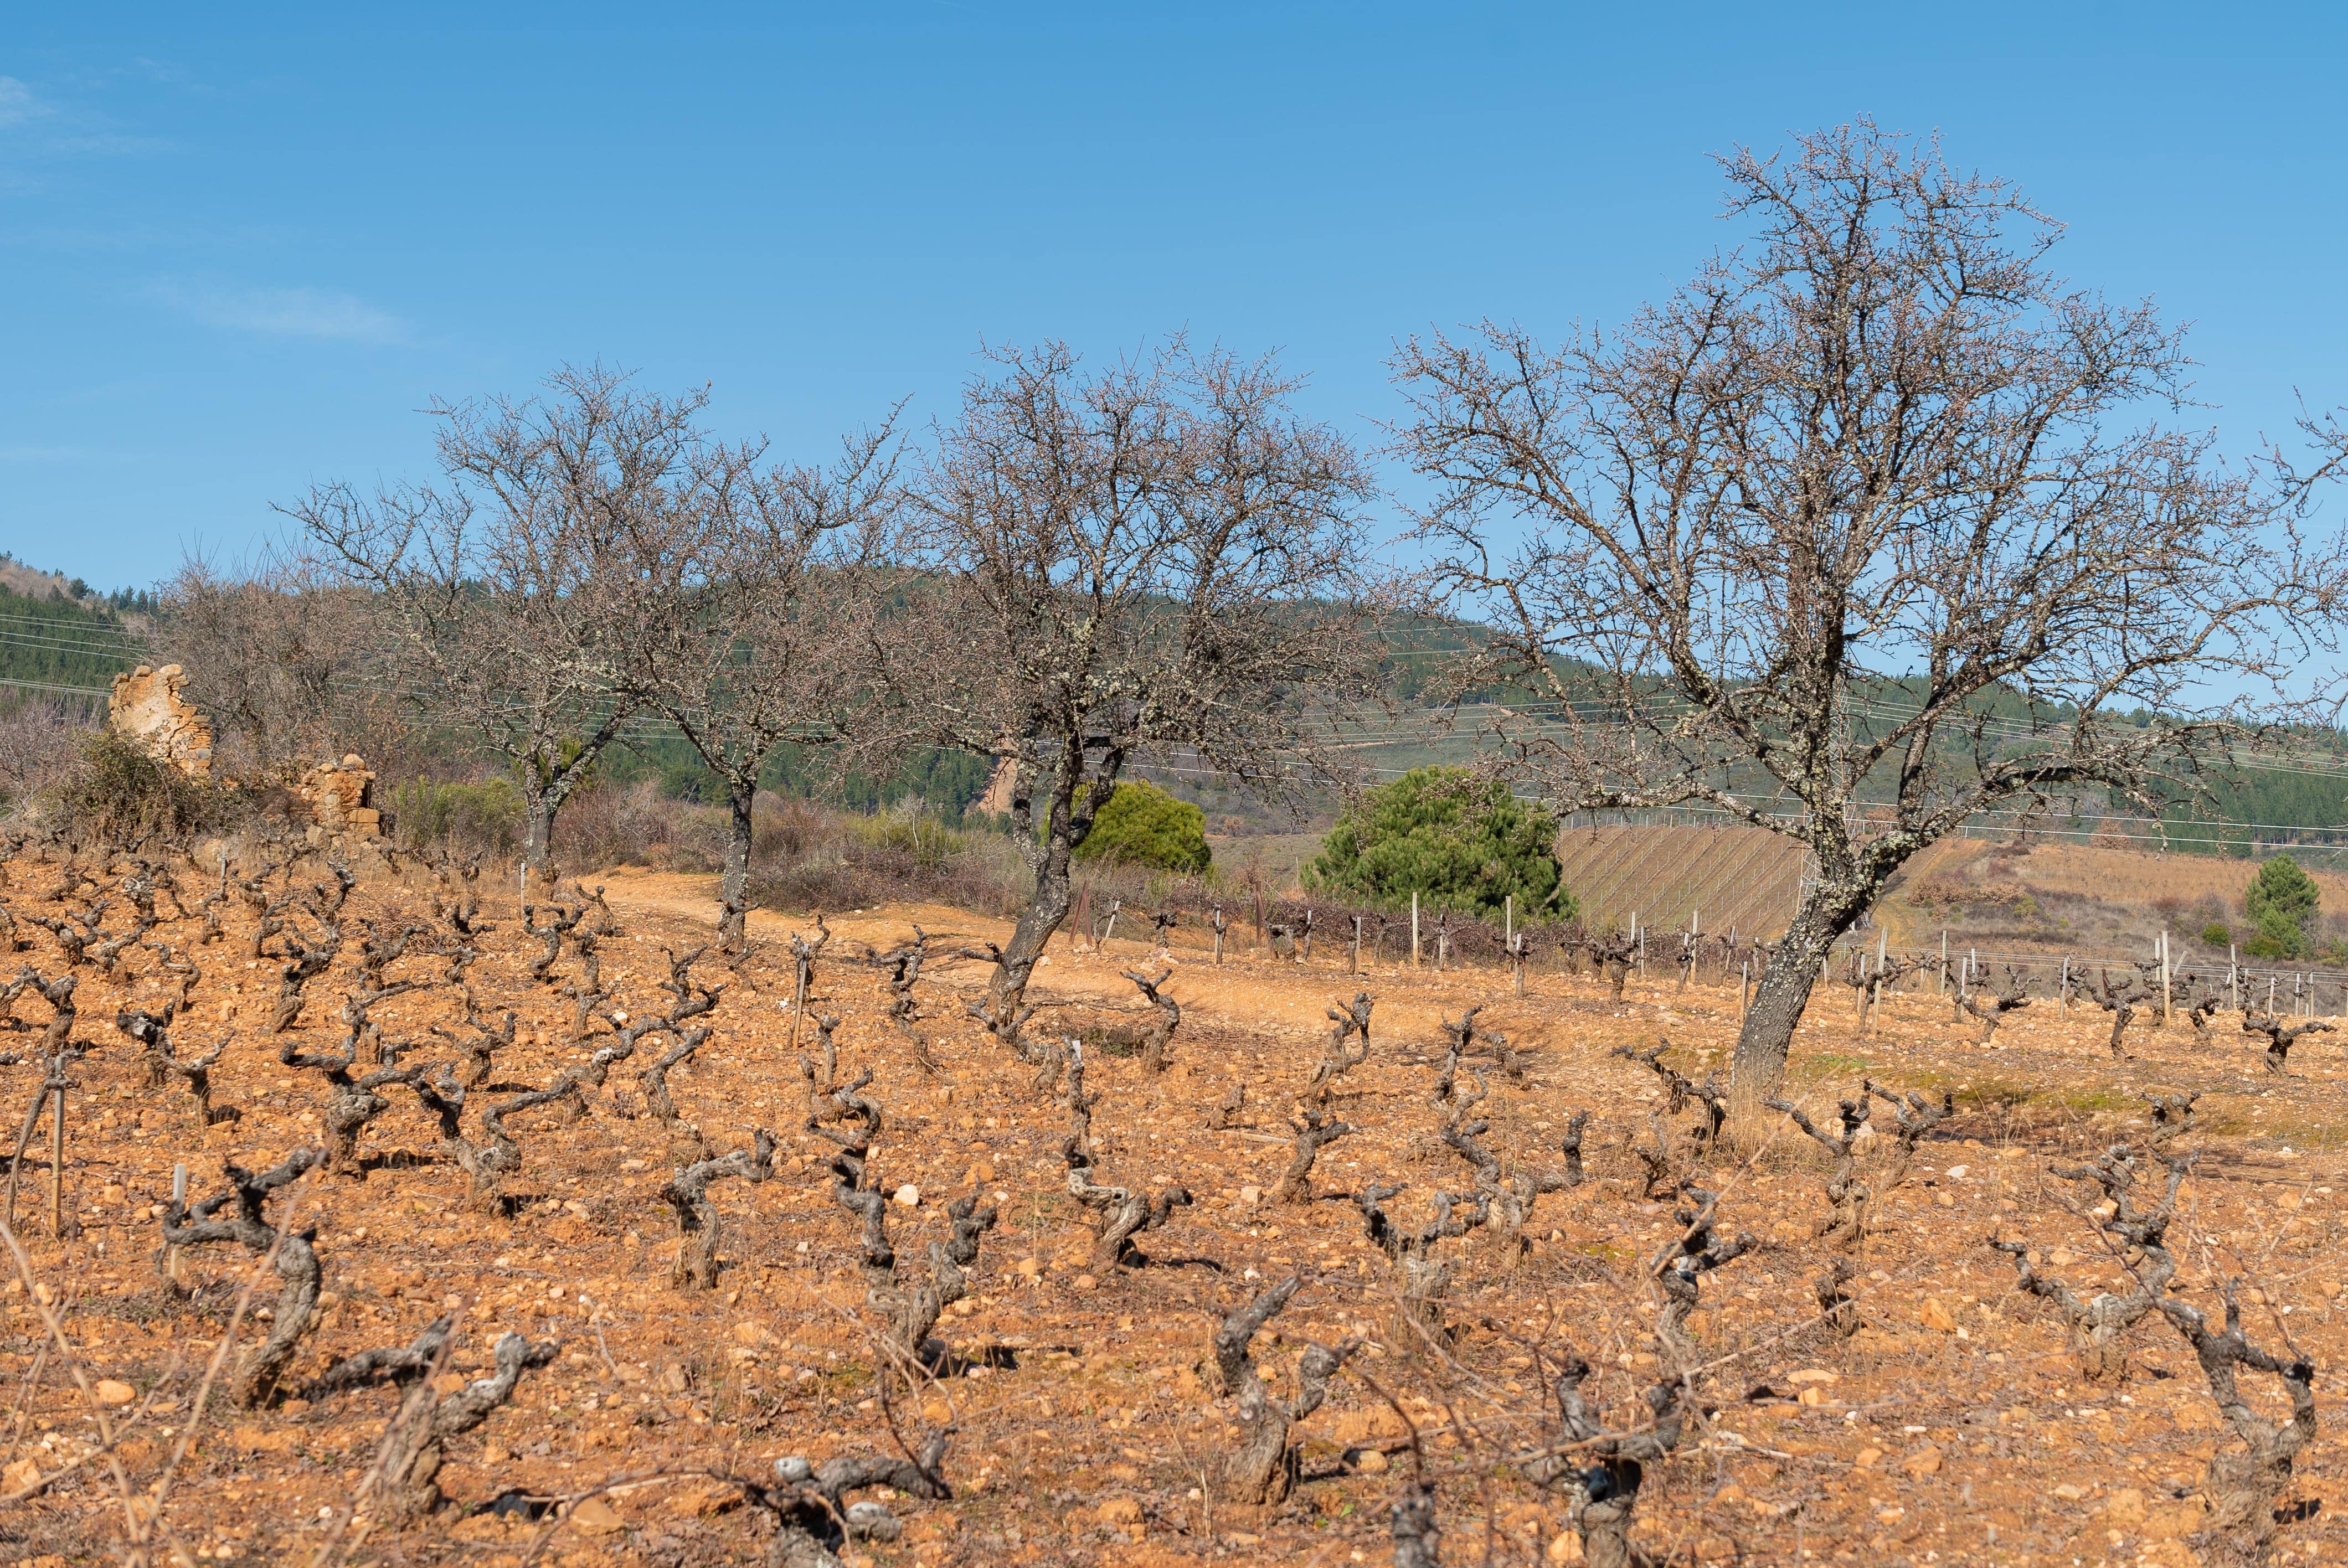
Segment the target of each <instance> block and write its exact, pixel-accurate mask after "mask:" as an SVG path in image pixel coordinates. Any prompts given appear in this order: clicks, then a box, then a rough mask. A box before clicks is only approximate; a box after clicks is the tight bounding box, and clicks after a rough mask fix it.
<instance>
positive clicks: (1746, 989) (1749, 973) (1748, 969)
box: [1736, 958, 1753, 1029]
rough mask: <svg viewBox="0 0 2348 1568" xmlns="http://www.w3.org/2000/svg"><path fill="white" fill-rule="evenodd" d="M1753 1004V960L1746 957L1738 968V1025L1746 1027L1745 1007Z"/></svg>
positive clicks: (1741, 1027) (1738, 1026) (1740, 1027)
mask: <svg viewBox="0 0 2348 1568" xmlns="http://www.w3.org/2000/svg"><path fill="white" fill-rule="evenodd" d="M1752 1005H1753V960H1752V959H1750V958H1747V959H1746V960H1745V961H1744V962H1743V963H1742V964H1739V965H1738V966H1737V968H1736V1027H1737V1028H1739V1029H1743V1028H1744V1027H1745V1009H1746V1008H1748V1007H1750V1006H1752Z"/></svg>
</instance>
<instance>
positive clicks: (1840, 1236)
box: [1769, 1090, 1874, 1252]
mask: <svg viewBox="0 0 2348 1568" xmlns="http://www.w3.org/2000/svg"><path fill="white" fill-rule="evenodd" d="M1769 1109H1770V1110H1772V1111H1782V1112H1785V1113H1786V1114H1787V1115H1788V1116H1790V1117H1792V1118H1793V1119H1794V1125H1795V1126H1797V1127H1799V1128H1800V1129H1801V1130H1802V1131H1803V1132H1806V1133H1807V1134H1808V1135H1809V1136H1810V1138H1811V1140H1812V1141H1813V1142H1814V1143H1818V1146H1819V1147H1821V1148H1823V1149H1824V1150H1826V1152H1827V1153H1829V1154H1831V1155H1833V1156H1834V1162H1835V1164H1834V1172H1833V1173H1832V1174H1830V1175H1829V1176H1828V1177H1827V1189H1826V1190H1827V1203H1828V1214H1826V1216H1825V1217H1824V1218H1822V1219H1820V1220H1818V1222H1817V1223H1816V1224H1814V1225H1811V1227H1810V1234H1811V1235H1814V1236H1817V1237H1818V1238H1820V1239H1821V1240H1823V1241H1824V1242H1826V1243H1827V1245H1829V1246H1834V1247H1839V1248H1840V1249H1842V1250H1843V1251H1845V1252H1856V1251H1858V1250H1859V1241H1860V1239H1861V1238H1862V1237H1864V1236H1865V1235H1867V1203H1868V1200H1869V1198H1870V1197H1872V1196H1873V1195H1874V1194H1872V1193H1870V1192H1869V1191H1868V1189H1867V1184H1865V1183H1864V1182H1861V1181H1860V1180H1859V1176H1858V1173H1856V1171H1855V1170H1854V1169H1853V1166H1854V1165H1855V1164H1856V1163H1857V1161H1858V1154H1857V1153H1856V1152H1855V1151H1856V1150H1857V1149H1858V1147H1859V1133H1860V1132H1863V1131H1865V1129H1866V1127H1867V1113H1868V1112H1869V1110H1870V1109H1872V1103H1871V1102H1870V1101H1869V1098H1868V1095H1867V1091H1865V1090H1861V1091H1859V1098H1858V1099H1856V1100H1845V1101H1843V1102H1840V1103H1839V1104H1838V1106H1837V1110H1838V1112H1840V1116H1841V1125H1840V1129H1839V1131H1838V1132H1827V1131H1825V1130H1824V1129H1822V1128H1821V1127H1819V1126H1818V1123H1816V1122H1812V1121H1811V1120H1810V1119H1809V1117H1808V1116H1807V1114H1805V1113H1804V1112H1803V1111H1802V1108H1801V1107H1800V1106H1798V1105H1796V1104H1795V1103H1794V1102H1792V1101H1790V1100H1772V1101H1770V1102H1769Z"/></svg>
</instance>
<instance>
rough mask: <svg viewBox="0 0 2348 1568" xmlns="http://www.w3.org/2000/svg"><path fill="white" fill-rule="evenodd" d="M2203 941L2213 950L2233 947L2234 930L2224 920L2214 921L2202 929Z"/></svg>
mask: <svg viewBox="0 0 2348 1568" xmlns="http://www.w3.org/2000/svg"><path fill="white" fill-rule="evenodd" d="M2201 940H2202V941H2203V942H2204V943H2206V944H2208V945H2209V946H2210V947H2212V948H2228V947H2231V946H2232V945H2233V942H2234V928H2233V927H2231V926H2229V925H2227V924H2226V922H2224V921H2223V920H2212V921H2210V922H2209V924H2208V925H2206V926H2204V927H2201Z"/></svg>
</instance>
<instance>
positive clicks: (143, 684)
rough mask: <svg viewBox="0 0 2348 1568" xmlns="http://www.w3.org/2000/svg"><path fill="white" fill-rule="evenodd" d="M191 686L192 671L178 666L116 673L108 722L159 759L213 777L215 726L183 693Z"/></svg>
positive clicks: (109, 696) (107, 709)
mask: <svg viewBox="0 0 2348 1568" xmlns="http://www.w3.org/2000/svg"><path fill="white" fill-rule="evenodd" d="M187 683H188V675H187V671H184V670H182V669H180V667H179V666H178V665H177V664H166V665H164V666H163V667H162V668H161V669H160V670H157V669H150V668H149V666H147V665H144V664H141V665H140V666H139V668H138V669H136V670H133V671H130V672H129V674H127V675H117V676H116V677H115V678H114V690H113V691H112V692H109V693H108V696H107V699H106V720H107V723H108V725H110V726H111V727H112V728H113V730H114V732H115V733H117V734H118V735H123V736H127V737H128V738H129V739H130V740H133V741H136V742H137V743H139V745H141V746H143V747H145V748H146V750H147V754H148V755H149V756H151V757H153V758H154V759H156V761H158V762H163V763H169V764H170V765H171V766H173V767H175V768H178V769H179V770H180V772H181V773H184V774H191V775H193V776H195V777H197V778H209V777H211V771H212V726H211V721H209V720H207V719H206V718H205V717H204V716H203V714H202V712H200V711H199V710H198V709H197V707H196V705H195V704H194V703H192V702H189V701H188V700H187V699H186V698H184V697H182V696H181V695H180V688H181V687H183V686H185V685H186V684H187Z"/></svg>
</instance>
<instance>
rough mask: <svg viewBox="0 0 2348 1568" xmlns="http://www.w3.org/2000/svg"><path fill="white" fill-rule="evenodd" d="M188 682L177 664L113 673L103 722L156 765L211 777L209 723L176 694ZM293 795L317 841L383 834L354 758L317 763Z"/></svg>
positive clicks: (368, 784) (369, 774)
mask: <svg viewBox="0 0 2348 1568" xmlns="http://www.w3.org/2000/svg"><path fill="white" fill-rule="evenodd" d="M187 683H188V676H187V671H184V670H182V669H180V666H178V665H177V664H166V665H164V666H163V667H162V668H160V669H152V668H149V666H147V665H144V664H141V665H140V666H139V668H138V669H136V670H133V671H130V672H129V674H127V675H117V676H116V677H115V678H114V690H113V691H112V692H110V693H109V694H108V698H107V702H106V718H107V723H108V724H110V725H111V726H112V727H113V729H114V732H115V733H117V734H119V735H123V736H126V737H128V738H129V739H130V740H132V741H135V742H137V743H139V745H140V746H142V747H144V748H145V749H146V752H147V754H148V755H149V756H150V757H153V758H154V759H155V760H156V761H158V762H161V763H167V764H170V765H171V766H172V767H175V768H178V769H179V770H180V772H182V773H185V774H192V775H193V776H195V777H197V778H210V777H211V771H212V726H211V721H210V720H208V719H206V718H205V717H204V715H203V712H202V710H201V709H199V708H198V707H197V706H196V705H195V704H194V703H193V702H189V701H188V700H187V698H186V697H184V696H182V695H181V694H180V691H181V688H183V687H184V686H186V685H187ZM223 782H231V781H223ZM232 787H233V784H232ZM293 793H294V794H296V795H298V796H299V797H301V800H302V803H303V804H304V805H306V806H308V807H309V808H310V820H311V824H312V827H311V836H312V838H313V839H314V840H315V841H318V842H324V840H325V839H328V838H333V837H338V836H342V835H349V836H351V837H354V838H379V837H381V836H382V835H383V814H382V813H381V812H379V811H377V810H376V806H375V774H374V772H373V771H372V770H370V769H369V768H368V767H367V765H366V763H365V762H363V761H362V760H360V759H359V758H358V757H356V756H345V757H344V758H343V760H342V761H340V762H338V763H320V764H318V765H317V766H315V767H314V768H312V769H310V770H309V771H308V772H307V773H305V774H303V775H302V776H301V777H300V778H298V779H296V780H294V781H293Z"/></svg>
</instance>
